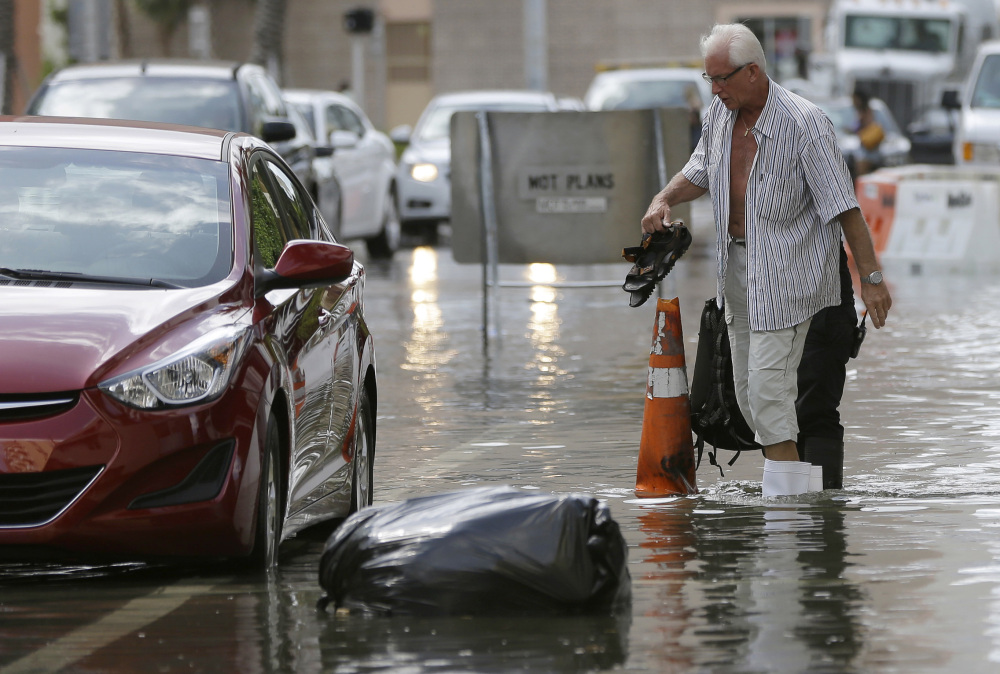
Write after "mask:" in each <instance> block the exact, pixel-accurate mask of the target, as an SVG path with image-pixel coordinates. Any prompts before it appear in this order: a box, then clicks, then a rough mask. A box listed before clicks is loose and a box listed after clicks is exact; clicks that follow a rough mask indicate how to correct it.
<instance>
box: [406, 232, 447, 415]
mask: <svg viewBox="0 0 1000 674" xmlns="http://www.w3.org/2000/svg"><path fill="white" fill-rule="evenodd" d="M437 265H438V258H437V251H436V250H434V249H433V248H430V247H427V246H421V247H419V248H416V249H414V251H413V257H412V264H411V265H410V269H409V274H408V275H409V279H410V304H411V306H412V308H413V327H412V330H411V331H410V332H409V334H408V339H407V340H406V341H405V342H404V343H403V350H404V353H405V358H404V361H403V363H402V364H401V365H400V367H401V368H402V369H403V370H405V371H408V372H411V373H413V384H412V399H413V401H414V402H416V403H417V404H418V405H420V406H421V407H422V408H423V411H424V415H425V417H424V422H425V423H431V418H430V417H431V415H433V414H434V413H435V412H436V410H437V409H438V408H439V407H440V405H441V397H442V396H441V386H442V385H441V381H440V372H439V368H440V367H441V366H442V365H445V364H447V363H448V361H450V360H451V359H452V358H453V357H454V355H455V350H454V348H452V347H451V346H450V345H449V341H448V334H447V332H446V330H445V322H444V316H443V313H442V311H441V306H440V304H439V303H438V290H437V283H438V274H437Z"/></svg>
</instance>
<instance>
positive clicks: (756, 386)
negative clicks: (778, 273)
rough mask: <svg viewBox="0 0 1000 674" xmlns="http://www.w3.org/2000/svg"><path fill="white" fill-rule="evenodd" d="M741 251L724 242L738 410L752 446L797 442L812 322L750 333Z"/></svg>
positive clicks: (740, 247) (728, 323) (735, 244)
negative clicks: (801, 374) (802, 366)
mask: <svg viewBox="0 0 1000 674" xmlns="http://www.w3.org/2000/svg"><path fill="white" fill-rule="evenodd" d="M746 252H747V251H746V246H745V245H744V244H742V243H741V242H737V241H735V240H733V241H730V243H729V264H728V266H727V268H726V285H725V291H724V295H725V301H726V307H725V311H726V329H727V330H728V332H729V345H730V347H731V349H732V353H733V377H734V378H735V380H736V399H737V401H738V402H739V404H740V411H742V412H743V416H744V417H745V418H746V420H747V423H748V424H749V425H750V428H752V429H753V430H754V434H755V437H756V439H757V442H759V443H760V444H762V445H764V446H765V447H766V446H768V445H774V444H777V443H779V442H784V441H786V440H792V441H795V440H796V439H797V438H798V434H799V425H798V421H797V419H796V415H795V398H796V397H797V395H798V369H799V361H800V360H802V349H803V347H804V346H805V341H806V333H808V332H809V323H810V321H811V320H812V319H807V320H805V321H803V322H802V323H799V324H798V325H795V326H793V327H790V328H783V329H781V330H771V331H751V330H750V320H749V317H748V313H747V272H746Z"/></svg>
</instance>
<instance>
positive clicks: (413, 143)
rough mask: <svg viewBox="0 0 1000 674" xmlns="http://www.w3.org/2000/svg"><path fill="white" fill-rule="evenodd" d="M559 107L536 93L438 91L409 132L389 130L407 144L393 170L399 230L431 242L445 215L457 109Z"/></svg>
mask: <svg viewBox="0 0 1000 674" xmlns="http://www.w3.org/2000/svg"><path fill="white" fill-rule="evenodd" d="M561 109H565V108H564V107H563V106H561V105H560V102H559V100H558V99H557V98H556V96H555V95H553V94H551V93H548V92H542V91H518V90H495V91H467V92H461V93H452V94H441V95H440V96H437V97H435V98H434V99H432V100H431V102H430V103H428V104H427V107H426V108H425V109H424V111H423V113H422V114H421V115H420V119H419V120H418V121H417V125H416V126H415V127H414V128H413V130H412V132H411V131H410V129H409V127H407V126H401V127H396V128H395V129H393V131H392V133H391V134H390V135H391V136H392V139H393V140H394V141H396V142H398V143H409V147H407V148H406V150H405V151H404V152H403V156H402V157H401V158H400V161H399V167H398V169H397V172H396V184H397V190H398V195H399V215H400V221H401V222H402V225H403V229H404V231H407V232H412V233H416V234H421V235H422V236H423V238H424V240H425V241H428V242H430V243H434V242H436V241H437V230H438V223H440V222H445V221H447V220H448V219H450V217H451V137H450V128H451V116H452V115H453V114H454V113H455V112H456V111H459V110H476V111H478V110H490V111H507V112H546V111H549V112H551V111H555V110H561Z"/></svg>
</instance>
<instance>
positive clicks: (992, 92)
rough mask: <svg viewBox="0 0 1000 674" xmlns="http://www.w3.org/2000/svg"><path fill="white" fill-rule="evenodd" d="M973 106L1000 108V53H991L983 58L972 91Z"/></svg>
mask: <svg viewBox="0 0 1000 674" xmlns="http://www.w3.org/2000/svg"><path fill="white" fill-rule="evenodd" d="M972 107H974V108H1000V54H991V55H990V56H987V57H986V58H985V59H984V60H983V66H982V68H980V70H979V77H977V78H976V88H975V89H973V91H972Z"/></svg>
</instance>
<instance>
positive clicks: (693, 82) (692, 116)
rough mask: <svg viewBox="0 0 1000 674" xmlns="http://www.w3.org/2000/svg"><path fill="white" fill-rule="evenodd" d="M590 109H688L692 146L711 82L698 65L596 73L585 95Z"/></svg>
mask: <svg viewBox="0 0 1000 674" xmlns="http://www.w3.org/2000/svg"><path fill="white" fill-rule="evenodd" d="M583 100H584V102H585V103H586V105H587V109H589V110H643V109H646V108H687V110H688V115H689V117H688V125H689V133H690V146H691V147H690V149H691V150H692V151H693V150H694V148H695V147H696V146H697V145H698V140H699V139H700V138H701V121H702V118H703V117H704V114H705V111H706V110H708V106H709V105H710V104H711V103H712V85H710V84H709V83H708V82H706V81H705V79H704V78H703V77H702V71H701V70H700V69H697V68H634V69H631V68H630V69H623V70H606V71H604V72H600V73H597V75H595V76H594V79H593V81H591V83H590V87H588V88H587V93H586V94H585V95H584V97H583Z"/></svg>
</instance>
